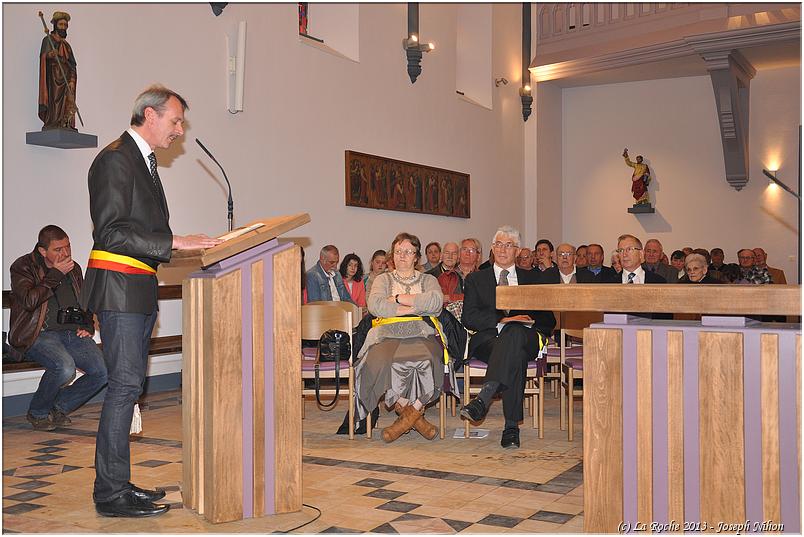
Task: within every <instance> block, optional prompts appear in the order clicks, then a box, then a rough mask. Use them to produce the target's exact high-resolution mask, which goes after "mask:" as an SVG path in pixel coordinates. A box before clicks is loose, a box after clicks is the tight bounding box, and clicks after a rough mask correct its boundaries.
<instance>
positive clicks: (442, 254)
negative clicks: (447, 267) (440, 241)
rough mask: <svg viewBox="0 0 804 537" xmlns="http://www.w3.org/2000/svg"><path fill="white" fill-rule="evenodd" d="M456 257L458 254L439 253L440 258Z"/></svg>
mask: <svg viewBox="0 0 804 537" xmlns="http://www.w3.org/2000/svg"><path fill="white" fill-rule="evenodd" d="M456 255H458V252H446V251H444V252H442V253H441V256H442V257H455V256H456Z"/></svg>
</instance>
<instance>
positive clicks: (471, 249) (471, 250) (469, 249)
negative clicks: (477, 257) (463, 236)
mask: <svg viewBox="0 0 804 537" xmlns="http://www.w3.org/2000/svg"><path fill="white" fill-rule="evenodd" d="M461 252H469V253H470V254H476V253H477V248H471V247H469V246H464V247H463V248H461Z"/></svg>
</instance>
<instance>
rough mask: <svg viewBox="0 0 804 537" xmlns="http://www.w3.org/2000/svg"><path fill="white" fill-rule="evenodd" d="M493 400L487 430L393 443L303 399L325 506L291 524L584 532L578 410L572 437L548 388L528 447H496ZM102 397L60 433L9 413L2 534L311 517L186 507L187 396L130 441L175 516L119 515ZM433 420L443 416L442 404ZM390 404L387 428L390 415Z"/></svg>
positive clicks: (311, 469)
mask: <svg viewBox="0 0 804 537" xmlns="http://www.w3.org/2000/svg"><path fill="white" fill-rule="evenodd" d="M500 405H501V403H500V402H499V401H498V402H495V403H494V405H492V408H491V410H490V412H489V415H488V416H487V418H486V420H485V422H484V423H483V424H482V425H481V428H484V429H488V430H490V433H489V435H488V437H487V438H483V439H479V438H470V439H463V438H452V434H453V432H454V431H455V429H456V428H458V427H461V428H462V424H463V422H462V421H461V420H460V418H459V417H452V416H450V415H449V412H448V413H447V438H445V439H444V440H438V439H436V440H433V441H427V440H425V439H424V438H422V437H421V436H419V435H418V433H416V432H415V431H412V432H411V433H409V434H406V435H404V436H403V437H402V438H400V439H399V440H397V441H396V442H393V443H391V444H386V443H384V442H383V441H382V439H381V437H380V434H379V430H377V431H375V433H374V435H373V438H372V439H370V440H369V439H366V438H365V436H359V437H357V438H356V439H355V440H353V441H350V440H349V439H348V437H346V436H338V435H335V434H333V433H334V431H335V430H336V429H337V428H338V426H339V425H340V423H341V420H342V419H343V412H344V410H343V409H344V406H343V405H342V404H339V405H338V406H337V407H336V409H335V410H333V411H331V412H322V411H320V410H317V409H316V407H315V403H314V402H311V401H308V402H307V403H306V411H307V412H306V418H305V420H304V444H303V457H304V458H303V483H304V493H303V501H304V503H305V504H307V505H309V506H315V507H316V508H318V509H320V510H321V512H322V514H321V516H320V517H319V518H318V519H317V520H314V521H313V522H311V523H309V524H306V525H304V526H303V527H301V528H299V529H297V530H294V531H293V533H363V532H373V533H436V534H442V533H443V534H452V533H492V534H496V533H545V532H546V533H555V532H564V533H580V532H582V531H583V487H582V482H581V481H582V477H583V472H582V467H581V455H582V452H583V449H582V434H581V431H580V423H581V420H580V410H581V403H580V402H579V403H578V406H577V407H576V436H575V441H574V442H572V443H570V442H567V439H566V438H567V437H566V431H560V430H559V428H558V408H559V404H558V399H553V398H552V397H551V396H548V397H546V404H545V434H544V438H543V439H541V440H540V439H539V438H538V434H537V433H538V431H537V430H535V429H531V428H530V427H529V426H528V423H529V419H526V422H525V424H524V425H523V427H522V435H521V437H522V447H521V448H520V449H515V450H504V449H502V448H501V447H500V445H499V440H500V438H499V437H500V433H501V425H502V421H503V420H502V413H501V408H500ZM99 411H100V406H99V405H88V406H86V407H84V408H82V409H80V410H79V411H78V412H77V413H75V414H73V415H72V416H71V417H72V419H73V425H72V426H70V427H69V428H65V429H59V430H57V431H55V432H39V431H34V430H32V429H31V427H30V425H28V423H27V422H26V421H25V420H24V418H12V419H7V420H4V422H3V532H4V533H112V532H113V533H161V532H164V533H240V532H243V533H267V532H285V531H288V530H291V529H293V528H295V527H297V526H300V525H302V524H305V523H306V522H308V521H311V520H313V519H314V518H315V517H316V515H317V512H316V511H315V510H314V509H313V508H311V507H304V509H303V510H302V511H301V512H298V513H290V514H285V515H278V516H270V517H264V518H259V519H248V520H242V521H239V522H232V523H225V524H217V525H214V524H210V523H208V522H206V521H205V520H204V519H203V518H202V517H200V516H198V515H197V514H196V513H194V512H193V511H192V510H190V509H184V508H183V507H182V504H181V475H182V472H181V470H182V469H181V464H182V463H181V458H182V453H181V406H180V393H178V392H170V393H160V394H155V395H153V396H151V397H150V398H149V399H148V403H147V405H146V407H145V408H143V428H144V431H143V436H142V437H141V438H139V439H138V440H137V441H136V442H133V443H132V445H131V459H132V479H133V481H134V482H135V483H137V484H138V485H140V486H144V487H149V488H157V487H158V488H163V489H165V490H166V491H167V496H166V498H165V501H166V502H168V503H170V504H172V506H171V510H170V512H168V513H167V514H166V515H163V516H159V517H154V518H148V519H141V520H130V519H115V518H104V517H100V516H98V515H96V513H95V510H94V506H93V504H92V499H91V498H92V482H93V480H94V470H93V466H92V465H93V459H94V453H95V431H96V430H97V424H98V416H99ZM428 418H429V419H431V420H432V421H433V422H435V423H437V421H438V412H437V409H435V408H433V409H431V410H430V411H428ZM392 420H393V418H392V415H391V414H386V413H384V412H383V413H381V415H380V421H379V423H378V427H384V426H387V425H389V424H390V423H391V422H392Z"/></svg>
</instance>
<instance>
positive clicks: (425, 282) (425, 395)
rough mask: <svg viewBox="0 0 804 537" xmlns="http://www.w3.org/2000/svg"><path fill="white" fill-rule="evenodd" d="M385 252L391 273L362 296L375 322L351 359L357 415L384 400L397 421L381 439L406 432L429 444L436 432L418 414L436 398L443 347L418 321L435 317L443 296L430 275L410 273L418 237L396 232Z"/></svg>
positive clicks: (416, 258)
mask: <svg viewBox="0 0 804 537" xmlns="http://www.w3.org/2000/svg"><path fill="white" fill-rule="evenodd" d="M391 252H392V255H393V259H394V266H395V269H394V270H392V271H390V272H386V273H384V274H380V275H379V276H377V277H376V279H375V281H374V283H373V284H372V285H371V292H370V293H369V297H368V309H369V312H370V313H371V314H372V315H374V316H375V317H376V319H374V321H373V322H372V328H371V329H370V330H369V332H368V334H367V335H366V341H365V343H364V344H363V346H362V347H361V348H360V351H359V353H358V355H357V359H358V360H359V362H358V364H357V368H356V370H355V376H356V381H355V392H356V393H357V397H358V400H359V403H360V404H359V405H358V414H359V415H360V418H361V419H362V418H364V417H365V416H366V415H367V414H368V412H370V411H371V410H373V409H374V408H375V407H376V406H377V404H378V403H379V400H380V399H382V398H383V397H384V398H385V404H386V406H389V407H393V408H394V410H395V411H396V413H397V414H399V417H398V418H397V420H396V421H395V422H394V423H393V424H391V425H389V426H388V427H386V428H385V429H383V431H382V438H383V440H385V441H386V442H393V441H394V440H396V439H397V438H399V437H400V436H402V435H403V434H405V433H407V432H408V431H410V430H411V428H414V429H416V431H418V432H419V433H420V434H421V435H422V436H424V437H425V438H427V439H428V440H432V439H433V438H435V435H436V427H435V425H433V424H432V423H430V422H428V421H427V420H426V419H425V418H424V409H425V407H426V406H427V405H428V404H429V403H431V402H433V401H435V400H436V399H438V397H439V395H440V389H441V385H442V381H443V378H444V377H443V375H444V363H443V359H444V347H442V345H441V343H440V342H439V339H438V335H437V332H436V329H435V328H433V326H431V325H430V324H428V323H427V322H425V321H424V320H423V317H425V316H438V315H439V314H440V313H441V308H442V305H443V302H444V296H443V294H442V292H441V287H440V286H439V285H438V281H437V280H436V278H435V277H434V276H432V275H430V274H425V273H421V272H418V271H416V270H415V268H414V267H415V266H416V264H417V263H418V261H419V259H420V258H421V243H420V242H419V239H418V237H416V236H415V235H411V234H409V233H400V234H399V235H397V236H396V238H395V239H394V241H393V243H392V244H391ZM444 343H445V344H446V342H444Z"/></svg>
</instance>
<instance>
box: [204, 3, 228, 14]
mask: <svg viewBox="0 0 804 537" xmlns="http://www.w3.org/2000/svg"><path fill="white" fill-rule="evenodd" d="M209 5H210V7H211V8H212V13H213V14H214V15H215V16H216V17H217V16H218V15H220V14H221V13H223V9H224V8H225V7H226V6H227V5H229V2H210V3H209Z"/></svg>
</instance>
